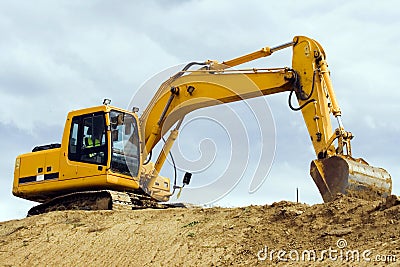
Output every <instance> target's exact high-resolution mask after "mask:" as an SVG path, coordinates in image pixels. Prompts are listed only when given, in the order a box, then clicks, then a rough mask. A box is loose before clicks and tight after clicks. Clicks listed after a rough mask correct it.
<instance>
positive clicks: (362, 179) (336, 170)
mask: <svg viewBox="0 0 400 267" xmlns="http://www.w3.org/2000/svg"><path fill="white" fill-rule="evenodd" d="M310 175H311V177H312V178H313V180H314V182H315V184H316V185H317V187H318V190H319V192H320V193H321V195H322V198H323V200H324V202H329V201H332V200H333V199H334V198H335V197H336V195H337V194H338V193H341V194H344V195H347V196H352V197H356V198H361V199H365V200H378V199H382V198H386V197H387V196H389V195H390V194H391V192H392V179H391V177H390V174H389V173H388V172H387V171H386V170H384V169H382V168H377V167H373V166H370V165H368V163H367V162H366V161H364V160H363V159H361V158H360V159H353V158H352V157H350V156H332V157H329V158H326V159H318V160H313V161H312V162H311V166H310Z"/></svg>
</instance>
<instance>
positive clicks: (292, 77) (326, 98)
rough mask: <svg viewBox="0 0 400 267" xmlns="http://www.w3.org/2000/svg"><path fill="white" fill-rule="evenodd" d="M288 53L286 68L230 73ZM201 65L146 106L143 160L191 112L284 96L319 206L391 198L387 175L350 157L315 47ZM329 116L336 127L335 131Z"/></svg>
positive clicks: (303, 41)
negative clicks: (297, 114)
mask: <svg viewBox="0 0 400 267" xmlns="http://www.w3.org/2000/svg"><path fill="white" fill-rule="evenodd" d="M288 47H292V49H293V56H292V67H291V68H280V69H247V70H237V69H232V67H233V66H238V65H240V64H243V63H246V62H249V61H252V60H255V59H258V58H261V57H267V56H270V55H271V54H272V53H273V52H276V51H278V50H281V49H284V48H288ZM204 64H206V65H207V66H206V67H202V68H200V69H198V70H192V71H191V70H189V68H185V69H184V70H182V71H181V72H180V73H177V74H176V75H175V76H173V77H171V78H170V79H169V80H167V81H166V82H164V83H163V84H162V86H161V87H160V88H159V90H158V92H157V93H156V95H155V96H154V97H153V99H152V100H151V102H150V104H149V105H148V107H147V108H146V110H145V111H144V113H143V115H142V117H141V118H140V125H141V129H142V135H143V136H144V138H145V143H144V147H143V151H144V153H145V155H147V152H148V151H151V150H152V149H153V147H154V146H155V144H157V143H158V142H159V140H160V138H161V136H163V135H164V134H165V133H166V132H167V131H168V130H169V129H170V128H171V127H172V126H173V125H174V124H175V123H176V122H177V121H180V120H183V118H184V116H185V115H186V114H187V113H189V112H191V111H193V110H196V109H199V108H203V107H207V106H212V105H218V104H224V103H229V102H234V101H240V100H244V99H248V98H253V97H259V96H265V95H270V94H275V93H281V92H285V91H287V92H290V93H289V106H290V108H291V109H292V110H294V111H301V112H302V115H303V118H304V122H305V124H306V127H307V130H308V132H309V136H310V139H311V142H312V144H313V147H314V150H315V154H316V156H317V159H316V160H314V161H313V162H312V163H311V168H310V174H311V176H312V178H313V180H314V182H315V183H316V185H317V187H318V189H319V191H320V193H321V195H322V197H323V199H324V201H330V200H332V199H333V198H334V197H335V196H336V194H337V193H342V194H346V195H353V196H357V197H359V198H368V199H371V198H380V197H385V196H387V195H389V194H390V193H391V188H392V181H391V178H390V175H389V173H388V172H387V171H385V170H384V169H381V168H376V167H372V166H370V165H368V163H367V162H366V161H365V160H363V159H354V158H353V157H352V154H351V143H350V141H351V139H352V138H353V135H352V133H351V132H348V131H345V129H344V126H343V123H342V120H341V116H342V111H341V109H340V107H339V104H338V101H337V99H336V95H335V92H334V89H333V85H332V81H331V79H330V73H329V70H328V64H327V62H326V55H325V51H324V50H323V48H322V46H321V45H320V44H319V43H318V42H317V41H315V40H313V39H310V38H308V37H305V36H296V37H294V39H293V41H292V42H289V43H286V44H283V45H280V46H277V47H274V48H269V47H264V48H262V49H261V50H259V51H256V52H253V53H250V54H247V55H244V56H241V57H238V58H235V59H232V60H228V61H224V62H223V63H218V62H217V61H207V62H205V63H204ZM191 65H193V64H190V66H191ZM292 96H295V97H296V99H297V102H298V104H299V107H297V108H296V107H293V105H292V102H291V98H292ZM331 116H332V117H334V118H335V119H336V121H337V122H338V127H337V129H336V130H334V131H333V129H332V123H331ZM178 128H179V127H177V128H175V129H174V130H173V135H175V136H177V134H178V133H177V131H178ZM175 139H176V137H174V138H171V139H170V140H169V142H171V143H172V142H173V141H174V140H175ZM335 142H336V144H335ZM171 143H167V144H166V145H165V147H164V149H163V151H164V152H165V153H162V154H163V155H160V156H159V158H158V160H157V163H156V171H157V172H159V171H160V169H161V167H162V165H163V163H164V161H165V158H166V153H168V151H169V149H170V148H171V146H172V144H171ZM150 184H151V183H150Z"/></svg>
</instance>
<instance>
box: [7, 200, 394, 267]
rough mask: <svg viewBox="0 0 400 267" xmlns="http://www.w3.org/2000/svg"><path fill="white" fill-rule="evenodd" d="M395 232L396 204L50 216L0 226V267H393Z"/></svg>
mask: <svg viewBox="0 0 400 267" xmlns="http://www.w3.org/2000/svg"><path fill="white" fill-rule="evenodd" d="M399 222H400V200H399V198H398V197H395V196H391V197H390V198H389V199H388V200H387V201H366V200H360V199H356V198H351V197H347V196H338V197H337V198H336V199H335V200H334V201H333V202H330V203H325V204H317V205H312V206H309V205H306V204H302V203H293V202H288V201H281V202H276V203H273V204H272V205H265V206H249V207H243V208H188V209H182V208H175V209H166V210H154V209H147V210H133V211H56V212H51V213H47V214H42V215H37V216H32V217H29V218H25V219H22V220H13V221H7V222H0V266H271V265H277V266H399V262H400V242H399V237H400V224H399ZM314 253H315V254H314Z"/></svg>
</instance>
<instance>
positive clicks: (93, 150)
mask: <svg viewBox="0 0 400 267" xmlns="http://www.w3.org/2000/svg"><path fill="white" fill-rule="evenodd" d="M68 148H69V149H68V158H69V159H70V160H72V161H79V162H86V163H93V164H98V165H106V164H107V135H106V127H105V117H104V113H93V114H88V115H83V116H76V117H73V119H72V122H71V131H70V138H69V146H68Z"/></svg>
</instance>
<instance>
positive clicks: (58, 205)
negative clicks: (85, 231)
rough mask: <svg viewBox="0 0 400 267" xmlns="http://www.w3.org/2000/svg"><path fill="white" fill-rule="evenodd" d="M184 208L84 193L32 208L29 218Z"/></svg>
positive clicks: (105, 193) (106, 192)
mask: <svg viewBox="0 0 400 267" xmlns="http://www.w3.org/2000/svg"><path fill="white" fill-rule="evenodd" d="M178 207H179V208H183V207H186V205H185V204H183V203H176V204H170V203H159V202H157V201H155V200H153V199H152V198H151V197H149V196H145V195H140V194H134V193H130V192H117V191H112V190H100V191H84V192H76V193H71V194H67V195H63V196H59V197H55V198H53V199H51V200H49V201H47V202H45V203H42V204H39V205H37V206H34V207H32V208H31V209H30V210H29V211H28V217H29V216H33V215H39V214H43V213H47V212H51V211H64V210H135V209H148V208H151V209H167V208H178Z"/></svg>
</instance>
